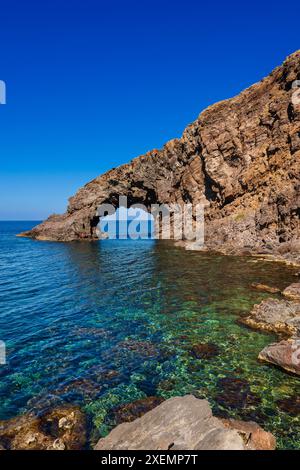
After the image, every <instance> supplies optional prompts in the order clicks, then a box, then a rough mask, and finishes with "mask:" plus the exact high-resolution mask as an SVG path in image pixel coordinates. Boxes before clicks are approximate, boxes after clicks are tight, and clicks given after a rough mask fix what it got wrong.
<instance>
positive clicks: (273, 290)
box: [251, 282, 280, 294]
mask: <svg viewBox="0 0 300 470" xmlns="http://www.w3.org/2000/svg"><path fill="white" fill-rule="evenodd" d="M251 287H253V289H256V290H259V291H261V292H269V293H270V294H278V293H279V292H280V289H279V288H278V287H272V286H267V285H266V284H259V283H257V282H253V283H252V284H251Z"/></svg>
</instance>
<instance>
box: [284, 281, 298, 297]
mask: <svg viewBox="0 0 300 470" xmlns="http://www.w3.org/2000/svg"><path fill="white" fill-rule="evenodd" d="M282 295H284V297H286V298H287V299H291V300H297V301H299V302H300V283H299V282H294V283H293V284H291V285H290V286H288V287H287V288H286V289H284V291H283V292H282Z"/></svg>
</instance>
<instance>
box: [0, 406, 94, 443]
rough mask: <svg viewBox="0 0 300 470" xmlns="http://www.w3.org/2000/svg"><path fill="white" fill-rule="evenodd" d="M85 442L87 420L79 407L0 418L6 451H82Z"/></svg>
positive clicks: (0, 435) (0, 432) (1, 440)
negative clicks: (2, 419) (8, 418)
mask: <svg viewBox="0 0 300 470" xmlns="http://www.w3.org/2000/svg"><path fill="white" fill-rule="evenodd" d="M85 444H86V419H85V416H84V414H83V413H82V412H81V411H80V409H79V408H78V407H76V406H69V407H60V408H55V409H53V410H52V411H48V412H46V413H44V414H41V415H39V416H36V415H34V414H33V413H27V414H24V415H21V416H17V417H16V418H13V419H10V420H8V421H0V446H2V447H3V448H4V449H5V450H80V449H83V448H84V446H85Z"/></svg>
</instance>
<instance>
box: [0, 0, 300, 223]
mask: <svg viewBox="0 0 300 470" xmlns="http://www.w3.org/2000/svg"><path fill="white" fill-rule="evenodd" d="M299 13H300V8H299V6H298V5H297V3H295V2H293V3H290V4H286V5H283V4H282V2H280V3H276V2H274V1H273V2H271V1H265V2H264V1H260V2H258V1H252V2H246V3H242V2H219V1H213V2H205V3H204V2H203V3H202V2H200V1H196V0H184V1H176V0H173V1H171V0H159V1H157V0H152V1H145V0H140V1H133V0H126V1H124V0H123V1H121V0H116V1H107V0H106V1H103V0H84V1H83V0H81V1H79V0H72V1H71V0H69V1H66V0H65V1H62V0H59V1H58V0H51V1H47V0H45V1H43V2H37V1H32V0H27V1H24V0H23V1H21V0H19V1H15V0H10V1H9V2H7V1H2V0H0V18H1V28H0V43H1V60H0V79H1V80H4V81H5V82H6V84H7V104H6V105H4V106H2V105H1V106H0V158H1V173H0V219H2V220H9V219H10V220H14V219H15V220H17V219H19V220H25V219H29V220H30V219H31V220H38V219H42V218H45V217H47V216H48V215H49V214H50V213H53V212H63V211H64V210H65V208H66V203H67V198H68V197H69V196H71V195H72V194H73V193H74V192H75V191H76V189H78V188H79V187H80V186H81V185H82V184H84V183H86V182H87V181H88V180H90V179H92V178H94V177H95V176H97V175H99V174H101V173H103V172H105V171H106V170H108V169H109V168H111V167H115V166H117V165H120V164H122V163H125V162H127V161H128V160H130V159H131V158H133V157H135V156H137V155H139V154H142V153H144V152H146V151H148V150H150V149H152V148H159V147H161V146H162V145H163V144H164V143H165V142H166V141H167V140H169V139H171V138H173V137H178V136H180V135H181V133H182V131H183V129H184V128H185V127H186V125H187V124H188V123H189V122H191V121H193V120H194V119H195V118H196V117H197V116H198V114H199V113H200V111H201V110H203V109H204V108H205V107H207V106H208V105H210V104H212V103H214V102H216V101H218V100H221V99H224V98H229V97H231V96H233V95H235V94H237V93H238V92H239V91H241V90H242V89H244V88H245V87H247V86H249V85H251V84H252V83H254V82H256V81H258V80H259V79H261V78H262V77H264V76H265V75H267V74H268V73H269V72H270V71H271V70H272V69H273V68H274V67H275V66H277V65H279V64H281V62H282V61H283V60H284V59H285V57H286V56H287V55H289V54H290V53H292V52H294V51H295V50H297V49H299V48H300V41H299Z"/></svg>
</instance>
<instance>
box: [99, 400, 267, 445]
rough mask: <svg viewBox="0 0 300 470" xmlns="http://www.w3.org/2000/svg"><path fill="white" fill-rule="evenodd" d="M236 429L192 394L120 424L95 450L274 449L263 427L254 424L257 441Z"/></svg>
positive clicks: (205, 402) (245, 432) (170, 401)
mask: <svg viewBox="0 0 300 470" xmlns="http://www.w3.org/2000/svg"><path fill="white" fill-rule="evenodd" d="M246 424H247V423H245V426H246ZM251 425H252V428H251V429H254V428H253V426H255V424H253V423H251ZM241 426H242V425H240V427H241ZM249 426H250V424H249ZM237 428H238V425H236V426H234V425H233V424H232V423H231V422H226V424H224V423H223V422H222V420H220V419H218V418H215V417H214V416H213V414H212V411H211V408H210V406H209V403H208V401H207V400H199V399H197V398H195V397H194V396H192V395H186V396H184V397H175V398H170V399H169V400H166V401H164V402H163V403H161V404H160V405H159V406H157V407H156V408H154V409H153V410H151V411H149V412H148V413H146V414H144V415H143V416H142V417H141V418H138V419H136V420H135V421H132V422H131V423H123V424H120V425H119V426H117V427H116V428H115V429H113V430H112V431H111V432H110V434H109V435H108V436H107V437H105V438H103V439H100V440H99V442H98V443H97V445H96V446H95V449H96V450H142V449H146V450H170V449H172V450H246V449H249V450H251V449H256V448H260V449H261V448H263V449H269V448H275V438H274V437H273V436H272V435H270V434H269V433H265V431H263V430H262V429H261V428H259V427H255V431H256V433H257V436H256V437H257V438H256V439H254V440H251V438H250V439H248V440H247V439H245V435H247V436H248V434H249V433H248V434H247V432H248V431H245V430H244V431H242V432H241V431H239V430H238V429H237ZM245 429H246V428H245ZM248 429H249V428H247V430H248ZM258 430H259V433H260V437H259V436H258ZM256 445H258V447H256Z"/></svg>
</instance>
